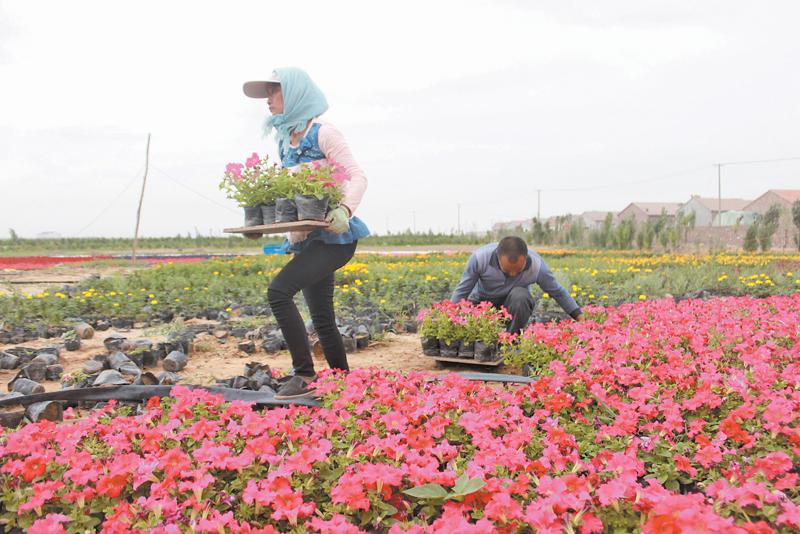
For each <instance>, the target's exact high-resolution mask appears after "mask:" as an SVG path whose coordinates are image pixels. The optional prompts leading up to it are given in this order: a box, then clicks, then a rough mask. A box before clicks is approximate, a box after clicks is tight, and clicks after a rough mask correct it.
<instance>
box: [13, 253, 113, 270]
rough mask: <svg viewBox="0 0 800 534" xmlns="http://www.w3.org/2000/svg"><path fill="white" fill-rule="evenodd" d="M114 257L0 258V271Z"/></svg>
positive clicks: (39, 267) (40, 267) (38, 267)
mask: <svg viewBox="0 0 800 534" xmlns="http://www.w3.org/2000/svg"><path fill="white" fill-rule="evenodd" d="M113 257H114V256H17V257H12V258H3V257H0V269H42V268H44V267H52V266H53V265H63V264H65V263H84V262H88V261H95V260H108V259H111V258H113Z"/></svg>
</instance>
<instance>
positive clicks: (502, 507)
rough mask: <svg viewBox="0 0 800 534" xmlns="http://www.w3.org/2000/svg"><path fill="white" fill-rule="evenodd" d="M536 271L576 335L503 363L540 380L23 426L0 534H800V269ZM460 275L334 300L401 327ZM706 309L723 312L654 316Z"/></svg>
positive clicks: (201, 283) (104, 305) (179, 287)
mask: <svg viewBox="0 0 800 534" xmlns="http://www.w3.org/2000/svg"><path fill="white" fill-rule="evenodd" d="M544 257H545V259H546V261H547V262H548V264H549V265H550V266H551V267H552V268H553V270H554V272H555V273H556V275H557V277H559V279H560V280H561V281H562V283H563V284H564V285H565V287H568V288H570V289H571V290H572V292H573V293H574V294H575V298H576V300H577V301H578V303H579V304H580V305H581V306H582V307H583V310H584V313H585V314H586V316H587V322H586V324H583V325H581V324H579V323H577V322H574V321H566V322H561V323H558V324H552V323H551V324H535V325H532V326H531V327H530V328H529V329H528V330H527V331H526V332H525V333H524V334H523V335H522V336H521V338H520V339H519V340H517V343H516V344H514V345H513V346H511V345H509V346H508V355H509V356H508V360H507V361H508V363H510V364H513V365H518V366H523V365H524V366H527V367H528V368H529V369H531V370H532V373H533V375H534V376H535V377H536V379H537V380H536V381H535V382H534V383H532V384H526V385H511V386H503V387H500V386H489V385H486V384H483V383H477V382H470V381H467V380H464V379H461V378H459V377H458V376H457V375H448V376H445V377H437V376H434V375H429V374H424V373H413V374H409V375H402V374H400V373H397V372H394V371H392V370H381V369H357V370H354V371H352V372H351V373H349V374H348V375H346V376H342V375H337V374H332V373H330V372H322V373H321V379H320V382H319V384H320V385H319V391H320V392H321V393H322V399H321V401H322V406H321V407H320V408H310V407H299V406H293V407H292V406H289V407H286V408H277V409H271V410H266V411H257V410H254V409H253V407H252V406H249V405H246V404H243V403H238V402H234V403H224V402H223V401H222V400H221V399H220V398H218V397H214V396H212V395H210V394H203V393H199V392H198V391H194V392H190V390H188V389H186V388H180V387H177V388H175V389H174V390H173V395H172V396H171V397H169V398H165V399H163V400H159V399H151V401H150V402H149V403H148V407H147V410H145V411H144V413H142V414H137V415H134V414H130V413H129V409H128V408H119V407H116V406H112V407H109V408H106V409H104V410H103V411H101V412H95V413H94V414H93V415H92V416H91V417H90V418H87V419H81V420H76V421H73V422H68V423H67V424H63V425H56V424H53V423H49V422H42V423H37V424H30V425H27V426H24V427H22V428H21V429H19V430H17V431H14V432H6V433H5V434H3V435H2V436H0V529H2V525H4V524H5V525H6V526H5V528H6V529H10V528H12V527H16V526H19V527H21V528H23V529H28V532H29V533H33V534H36V533H39V532H55V533H57V532H71V533H72V532H74V533H77V532H85V531H87V530H89V531H95V530H96V531H98V532H107V533H124V532H175V533H177V532H184V533H188V532H211V533H214V532H220V533H225V532H282V533H283V532H296V533H302V532H316V533H325V532H331V533H339V532H342V533H348V532H352V533H357V532H385V533H392V534H397V533H401V532H412V533H424V532H480V533H486V532H502V533H506V532H507V533H516V532H541V533H548V534H549V533H557V532H564V533H576V532H580V533H581V534H587V533H590V532H608V533H616V532H620V533H622V532H645V533H648V534H650V533H681V532H687V533H688V532H726V533H727V532H731V533H765V534H766V533H771V532H774V533H782V534H783V533H790V532H797V531H798V530H799V529H800V326H798V325H799V324H800V281H798V278H800V276H798V274H800V264H799V263H798V256H797V255H716V256H688V257H687V256H643V255H637V254H632V253H616V254H597V253H591V252H588V253H570V252H565V251H554V252H551V253H549V254H546V255H544ZM467 258H468V255H467V254H451V255H448V254H429V255H425V256H421V255H415V256H378V255H358V256H357V257H356V258H354V260H353V262H351V263H350V264H349V265H348V266H346V267H345V268H344V269H343V270H342V271H340V272H339V273H338V274H337V284H338V285H337V289H336V293H335V298H336V301H337V303H338V305H339V306H340V307H341V308H342V310H345V309H358V308H359V307H361V306H367V305H375V306H379V307H381V308H382V309H383V310H384V311H385V312H386V313H390V314H397V315H402V314H411V313H415V312H416V311H417V310H420V309H423V308H426V307H429V306H430V305H431V304H432V303H433V302H436V301H437V300H440V299H441V298H442V297H443V296H444V297H445V298H446V297H449V293H450V292H451V291H452V290H453V289H454V287H455V284H457V282H458V279H459V278H460V273H461V271H462V270H463V267H464V264H465V262H466V259H467ZM284 261H286V258H284V257H278V256H275V257H260V258H259V257H242V258H231V259H225V260H222V259H211V260H207V261H204V262H201V263H193V264H189V263H183V264H178V263H173V264H169V263H165V264H162V265H160V266H159V267H155V268H152V269H148V270H146V271H141V272H137V273H136V274H135V275H134V276H132V277H130V278H125V279H114V278H109V279H104V280H95V281H90V282H87V284H89V285H87V286H84V287H81V288H80V289H79V292H74V293H68V292H67V291H66V290H65V291H64V292H61V293H60V295H61V296H54V294H52V293H50V294H48V295H44V294H42V296H38V295H11V296H8V295H7V296H5V297H4V298H2V299H0V302H3V303H4V304H3V305H4V306H7V307H6V308H5V309H4V310H3V314H4V316H5V317H6V318H9V317H13V316H14V315H18V316H19V317H16V318H14V319H15V320H17V321H25V320H29V318H31V317H37V315H38V317H40V318H43V317H45V316H46V315H47V316H49V317H58V314H65V315H64V316H67V317H69V316H75V315H77V314H81V313H98V314H109V315H113V314H114V312H115V308H116V309H120V310H119V313H120V314H128V315H130V316H146V315H147V314H149V313H153V312H157V311H163V310H166V309H168V310H172V311H178V312H181V311H183V312H190V311H191V310H197V309H203V308H204V307H217V308H220V309H221V308H222V307H225V306H228V307H229V306H230V305H232V304H233V303H238V304H242V305H244V304H259V303H262V302H265V300H264V299H265V294H264V293H263V291H264V290H265V289H266V285H267V284H268V281H269V279H270V278H271V276H273V275H274V273H275V272H277V270H278V269H279V268H280V266H281V265H282V262H284ZM701 289H702V290H705V291H707V292H711V293H714V294H718V295H729V296H728V297H726V298H711V299H708V300H701V299H690V298H689V299H684V298H669V297H666V295H672V296H675V297H682V296H684V295H688V294H691V293H694V292H696V291H698V290H701ZM48 293H49V292H48ZM112 293H113V294H112ZM540 296H541V295H540ZM176 299H177V300H176ZM81 301H83V302H81ZM11 302H14V303H17V304H18V305H19V307H18V308H16V309H15V308H12V307H10V306H9V303H11ZM52 303H55V304H52ZM114 304H117V306H114ZM540 305H541V306H543V307H545V308H547V307H551V306H552V301H550V299H548V298H547V297H544V296H542V299H541V303H540ZM47 306H51V307H50V308H47ZM67 306H74V307H73V308H67V310H68V311H66V312H65V311H64V307H67Z"/></svg>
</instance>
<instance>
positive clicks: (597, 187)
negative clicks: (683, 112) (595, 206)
mask: <svg viewBox="0 0 800 534" xmlns="http://www.w3.org/2000/svg"><path fill="white" fill-rule="evenodd" d="M707 170H708V167H707V166H704V167H699V168H697V169H691V170H688V171H681V172H677V173H674V174H668V175H666V176H658V177H656V178H647V179H645V180H637V181H635V182H626V183H621V184H609V185H596V186H590V187H573V188H567V189H537V190H536V191H539V192H544V193H561V192H569V191H591V190H595V189H610V188H613V187H625V186H628V185H636V184H644V183H648V182H657V181H659V180H666V179H668V178H675V177H676V176H683V175H686V174H693V173H696V172H700V171H707ZM501 202H508V198H504V199H501V200H496V201H492V202H480V203H475V204H464V203H462V204H461V205H462V206H486V205H489V204H499V203H501Z"/></svg>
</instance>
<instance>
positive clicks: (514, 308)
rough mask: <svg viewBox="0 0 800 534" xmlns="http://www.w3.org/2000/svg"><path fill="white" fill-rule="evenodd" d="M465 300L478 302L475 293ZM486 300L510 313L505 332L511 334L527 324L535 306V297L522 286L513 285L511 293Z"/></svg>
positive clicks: (519, 330)
mask: <svg viewBox="0 0 800 534" xmlns="http://www.w3.org/2000/svg"><path fill="white" fill-rule="evenodd" d="M467 300H469V301H470V302H472V303H473V304H478V303H479V302H480V301H479V300H478V299H477V298H475V295H470V296H469V298H468V299H467ZM486 300H487V301H488V302H491V303H492V306H494V307H495V308H497V309H500V306H503V307H505V309H506V311H508V313H510V314H511V317H512V319H511V321H509V323H508V325H506V332H509V333H512V334H513V333H515V332H521V331H522V329H523V328H525V326H526V325H527V324H528V320H529V319H530V318H531V314H532V313H533V309H534V308H535V307H536V299H535V298H533V295H531V292H530V291H529V290H528V289H527V288H524V287H515V288H514V289H512V290H511V293H509V294H508V295H506V296H505V297H499V298H496V299H486Z"/></svg>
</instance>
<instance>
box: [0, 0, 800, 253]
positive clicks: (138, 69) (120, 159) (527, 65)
mask: <svg viewBox="0 0 800 534" xmlns="http://www.w3.org/2000/svg"><path fill="white" fill-rule="evenodd" d="M798 21H800V2H796V1H772V0H762V1H759V2H754V1H738V0H725V1H697V0H689V1H676V0H670V1H642V0H631V1H616V0H603V1H601V2H597V1H593V0H592V1H590V0H587V1H565V0H558V1H555V0H552V1H546V2H545V1H522V0H521V1H470V0H455V1H438V0H425V1H417V0H405V1H403V2H376V1H374V0H373V1H365V2H348V1H338V2H330V1H325V2H318V1H313V0H312V1H308V0H307V1H304V2H286V1H280V2H273V1H267V0H260V1H253V2H244V1H243V2H237V1H231V2H225V3H224V4H223V3H222V2H214V3H211V2H198V1H194V2H177V1H169V2H166V1H163V0H159V1H158V2H150V1H138V2H127V3H125V4H124V5H123V4H122V3H120V2H108V1H98V2H86V1H80V0H73V1H70V2H63V1H51V2H30V1H27V0H16V1H10V0H0V103H2V104H0V105H1V106H2V108H1V110H0V179H1V180H2V199H3V202H2V209H0V234H1V235H2V236H3V237H7V236H8V230H7V229H8V228H13V229H14V230H15V231H16V233H17V234H18V235H20V236H21V237H35V236H36V235H38V234H40V233H43V232H57V233H59V234H61V235H62V236H64V237H75V236H77V237H93V236H108V237H126V236H127V237H131V236H133V234H134V230H135V225H136V211H137V206H138V202H139V196H140V194H141V190H142V179H143V177H144V171H145V155H146V145H147V136H148V134H151V135H152V137H151V141H150V160H149V161H150V167H149V170H148V173H147V185H146V189H145V192H144V202H143V206H142V218H141V225H140V228H139V235H140V236H172V235H176V234H178V233H180V234H182V235H186V233H187V232H191V234H192V235H194V234H195V232H196V231H199V232H200V233H201V234H204V235H207V234H209V233H213V234H214V235H220V234H221V231H222V230H223V229H224V228H229V227H234V226H240V225H241V224H242V220H243V214H242V212H241V210H240V209H239V208H238V207H237V206H236V204H235V203H234V202H233V201H229V200H227V199H225V195H224V193H223V192H222V191H220V190H219V182H220V180H221V178H222V175H223V173H224V170H225V165H226V164H227V163H231V162H244V160H245V159H246V158H247V157H248V156H249V155H250V154H251V153H253V152H257V153H258V154H259V155H262V156H263V155H265V154H268V155H270V157H271V158H273V159H274V158H275V157H276V155H277V154H276V153H277V150H276V148H275V144H274V141H273V140H272V139H271V138H270V139H262V137H261V123H262V122H263V120H264V118H265V116H266V115H267V113H268V110H267V108H266V103H265V101H263V100H253V99H249V98H247V97H245V96H244V94H243V93H242V84H243V83H244V82H246V81H249V80H259V79H264V77H266V76H268V75H269V74H270V72H271V71H272V69H274V68H276V67H284V66H296V67H300V68H303V69H304V70H306V71H307V72H308V73H309V74H310V75H311V77H312V79H314V80H315V82H316V83H317V85H318V86H319V87H320V88H321V89H322V90H323V92H325V94H326V96H327V98H328V102H329V104H330V109H329V111H328V112H327V113H325V114H324V115H323V118H324V119H326V120H328V121H329V122H332V123H333V124H334V125H336V126H337V127H338V128H339V130H341V131H342V133H343V134H344V135H345V137H346V139H347V140H348V142H349V144H350V147H351V149H352V152H353V154H354V155H355V157H356V159H357V160H358V162H359V163H360V164H361V166H362V167H363V169H364V170H365V172H366V174H367V177H368V178H369V189H368V190H367V193H366V195H365V197H364V199H363V202H362V204H361V207H360V208H359V209H358V211H357V215H358V216H359V217H361V218H362V219H363V220H364V221H365V222H366V223H367V224H368V226H369V227H370V228H371V229H372V231H373V232H374V233H386V231H387V230H389V231H391V232H393V233H397V232H401V231H404V230H406V229H408V228H411V229H415V228H416V230H418V231H421V230H428V229H432V230H433V231H444V232H449V231H451V230H457V229H458V228H459V225H460V228H461V229H462V230H464V231H467V230H479V231H483V230H487V229H489V228H490V226H491V224H492V223H494V222H499V221H510V220H519V219H526V218H530V217H532V216H536V215H537V214H538V215H540V216H541V217H549V216H551V215H561V214H566V213H572V214H579V213H582V212H584V211H587V210H601V211H608V210H611V211H620V210H622V209H623V208H625V207H626V206H627V205H628V204H629V203H631V202H634V201H641V202H686V201H688V200H689V199H690V198H691V195H701V196H704V197H712V198H716V197H717V195H718V168H717V167H716V166H715V164H717V163H731V162H742V161H761V160H773V159H788V158H800V39H798V37H797V26H798ZM721 175H722V196H723V198H744V199H755V198H757V197H758V196H760V195H761V194H763V193H764V192H766V191H767V190H768V189H800V159H794V160H788V161H776V162H769V163H754V164H736V165H726V166H723V167H722V168H721ZM539 198H541V204H539V202H538V201H539Z"/></svg>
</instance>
